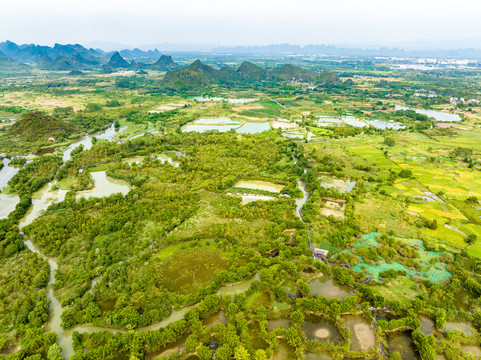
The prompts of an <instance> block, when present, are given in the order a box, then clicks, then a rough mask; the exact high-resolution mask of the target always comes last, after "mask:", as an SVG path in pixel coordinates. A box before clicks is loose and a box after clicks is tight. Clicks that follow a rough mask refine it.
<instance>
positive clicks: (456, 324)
mask: <svg viewBox="0 0 481 360" xmlns="http://www.w3.org/2000/svg"><path fill="white" fill-rule="evenodd" d="M443 330H444V331H456V330H459V331H461V332H462V333H463V334H464V335H467V336H472V335H475V334H476V330H475V329H474V327H473V326H472V325H471V324H469V323H466V322H462V321H448V322H446V325H445V326H444V328H443Z"/></svg>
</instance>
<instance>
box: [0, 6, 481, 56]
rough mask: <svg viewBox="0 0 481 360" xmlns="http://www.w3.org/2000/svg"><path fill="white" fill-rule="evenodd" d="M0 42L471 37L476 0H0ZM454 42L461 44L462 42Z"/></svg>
mask: <svg viewBox="0 0 481 360" xmlns="http://www.w3.org/2000/svg"><path fill="white" fill-rule="evenodd" d="M0 4H1V5H0V41H4V40H7V39H8V40H12V41H15V42H19V43H39V44H53V43H55V42H58V43H76V42H78V43H83V44H85V43H89V42H91V41H94V40H102V41H109V42H118V43H122V44H131V45H142V44H159V43H165V42H169V43H180V44H212V45H263V44H271V43H292V44H301V45H305V44H349V45H371V44H372V45H392V44H396V43H401V42H405V41H415V40H425V39H438V40H450V43H453V44H454V45H456V42H453V41H452V40H455V39H474V38H478V40H477V41H474V40H471V41H470V44H472V45H471V46H476V47H481V42H480V41H479V38H480V37H481V21H480V20H479V17H480V15H481V1H479V0H456V1H446V0H403V1H393V0H290V1H286V0H236V1H229V0H222V1H221V0H167V1H164V0H129V1H126V0H81V1H78V0H0ZM459 45H460V46H461V45H463V46H465V44H464V43H461V42H460V43H459Z"/></svg>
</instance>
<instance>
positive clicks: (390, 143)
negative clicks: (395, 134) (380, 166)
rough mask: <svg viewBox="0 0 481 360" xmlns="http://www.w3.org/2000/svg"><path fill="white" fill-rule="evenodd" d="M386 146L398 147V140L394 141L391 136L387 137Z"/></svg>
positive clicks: (385, 139)
mask: <svg viewBox="0 0 481 360" xmlns="http://www.w3.org/2000/svg"><path fill="white" fill-rule="evenodd" d="M384 144H385V145H387V146H389V147H393V146H394V145H396V140H394V138H392V137H390V136H387V137H385V138H384Z"/></svg>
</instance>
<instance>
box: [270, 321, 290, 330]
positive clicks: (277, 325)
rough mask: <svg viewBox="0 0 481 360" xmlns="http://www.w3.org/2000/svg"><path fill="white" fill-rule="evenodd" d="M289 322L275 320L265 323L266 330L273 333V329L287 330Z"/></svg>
mask: <svg viewBox="0 0 481 360" xmlns="http://www.w3.org/2000/svg"><path fill="white" fill-rule="evenodd" d="M288 328H289V320H287V319H277V320H269V321H268V323H267V330H269V331H274V330H275V329H288Z"/></svg>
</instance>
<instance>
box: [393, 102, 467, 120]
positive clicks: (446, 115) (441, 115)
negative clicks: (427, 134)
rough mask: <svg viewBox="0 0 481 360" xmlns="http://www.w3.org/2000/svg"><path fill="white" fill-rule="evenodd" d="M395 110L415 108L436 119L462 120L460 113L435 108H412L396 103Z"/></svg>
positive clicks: (419, 112)
mask: <svg viewBox="0 0 481 360" xmlns="http://www.w3.org/2000/svg"><path fill="white" fill-rule="evenodd" d="M395 110H413V111H415V112H417V113H418V114H422V115H426V116H428V117H432V118H434V119H436V121H440V122H457V121H461V120H462V119H461V116H459V115H458V114H452V113H446V112H442V111H435V110H424V109H411V108H407V107H405V106H400V105H396V106H395Z"/></svg>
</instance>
